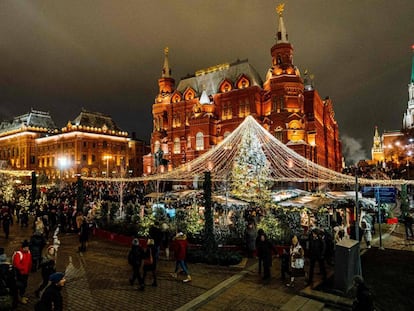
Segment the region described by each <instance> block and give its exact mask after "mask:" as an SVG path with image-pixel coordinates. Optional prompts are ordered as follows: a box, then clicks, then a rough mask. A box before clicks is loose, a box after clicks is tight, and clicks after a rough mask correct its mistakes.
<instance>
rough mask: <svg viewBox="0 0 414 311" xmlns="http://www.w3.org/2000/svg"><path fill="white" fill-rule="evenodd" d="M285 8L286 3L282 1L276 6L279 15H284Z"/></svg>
mask: <svg viewBox="0 0 414 311" xmlns="http://www.w3.org/2000/svg"><path fill="white" fill-rule="evenodd" d="M284 10H285V4H284V3H281V4H279V5H278V6H277V7H276V12H277V14H279V16H282V13H283V11H284Z"/></svg>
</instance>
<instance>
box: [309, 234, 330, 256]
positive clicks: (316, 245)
mask: <svg viewBox="0 0 414 311" xmlns="http://www.w3.org/2000/svg"><path fill="white" fill-rule="evenodd" d="M325 249H326V246H325V241H324V240H323V239H322V238H321V237H320V236H317V237H316V238H313V236H312V235H311V237H310V239H309V258H310V259H323V257H325Z"/></svg>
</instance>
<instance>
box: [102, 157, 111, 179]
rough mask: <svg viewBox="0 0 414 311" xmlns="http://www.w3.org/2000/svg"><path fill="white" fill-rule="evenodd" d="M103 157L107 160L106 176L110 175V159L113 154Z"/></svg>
mask: <svg viewBox="0 0 414 311" xmlns="http://www.w3.org/2000/svg"><path fill="white" fill-rule="evenodd" d="M103 159H104V160H106V177H108V176H109V160H110V159H112V156H111V155H104V156H103Z"/></svg>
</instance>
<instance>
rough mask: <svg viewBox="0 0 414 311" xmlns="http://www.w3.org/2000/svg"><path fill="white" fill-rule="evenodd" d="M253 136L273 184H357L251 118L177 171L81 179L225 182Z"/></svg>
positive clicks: (373, 181) (383, 182) (387, 181)
mask: <svg viewBox="0 0 414 311" xmlns="http://www.w3.org/2000/svg"><path fill="white" fill-rule="evenodd" d="M245 135H251V137H253V139H255V140H257V141H258V142H259V145H260V146H261V148H262V150H263V152H264V154H265V155H266V159H267V162H268V165H266V167H268V168H269V174H268V176H269V177H267V178H268V180H269V181H273V182H299V183H303V182H314V183H333V184H354V183H355V177H354V176H350V175H345V174H342V173H339V172H336V171H333V170H331V169H328V168H326V167H323V166H321V165H318V164H316V163H314V162H312V161H310V160H309V159H306V158H305V157H302V156H301V155H299V154H297V153H296V152H295V151H293V150H292V149H290V148H289V147H288V146H286V145H285V144H283V143H282V142H280V141H279V140H278V139H277V138H276V137H274V136H273V135H272V134H270V133H269V131H267V130H266V129H264V128H263V127H262V126H261V125H260V124H259V123H258V122H257V121H256V120H255V119H254V118H253V117H252V116H248V117H246V118H245V119H244V121H243V122H242V123H241V124H240V125H239V126H238V127H237V128H236V129H235V130H234V131H233V132H232V133H231V134H230V135H228V136H227V137H226V138H225V139H224V140H223V141H222V142H221V143H220V144H219V145H217V146H216V147H214V148H212V149H210V150H209V151H207V152H206V153H204V154H202V155H201V156H200V157H198V158H196V159H194V160H192V161H191V162H188V163H184V164H182V165H181V166H178V167H177V168H175V169H173V170H171V171H166V172H164V173H159V174H154V175H149V176H144V177H137V178H102V177H82V178H83V179H84V180H94V181H104V182H139V181H155V180H167V181H182V182H184V181H186V182H191V181H193V180H194V178H195V177H196V176H197V177H198V178H199V179H200V180H202V178H203V176H204V172H206V171H207V170H208V171H210V172H211V179H212V181H213V182H226V181H227V180H228V176H229V172H231V171H232V169H233V163H234V161H235V160H236V157H237V156H238V154H239V150H240V146H241V145H242V144H241V142H242V138H243V137H244V136H245ZM358 182H359V184H361V185H388V186H397V185H402V184H407V185H414V180H403V179H398V180H396V179H367V178H359V179H358Z"/></svg>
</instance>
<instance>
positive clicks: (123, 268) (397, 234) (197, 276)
mask: <svg viewBox="0 0 414 311" xmlns="http://www.w3.org/2000/svg"><path fill="white" fill-rule="evenodd" d="M401 232H404V226H403V225H402V226H401V225H398V224H397V225H395V226H389V227H388V228H387V232H385V231H384V235H383V246H384V247H385V248H395V249H407V250H408V249H409V250H413V244H414V241H413V240H405V239H404V238H403V236H401ZM31 233H32V230H31V228H21V227H20V226H18V225H14V226H12V227H11V233H10V238H9V240H5V239H4V236H3V235H0V246H1V247H4V248H5V249H6V254H7V255H8V256H11V255H12V253H13V251H15V250H17V249H18V248H19V247H20V245H21V242H22V241H23V240H24V239H29V238H30V236H31ZM375 238H377V236H376V237H375ZM375 238H374V241H373V245H374V247H375V246H377V245H378V240H376V239H375ZM59 240H60V243H61V244H60V247H59V252H58V260H57V268H58V269H57V270H58V271H65V273H66V278H67V283H66V286H65V288H64V289H63V292H62V294H63V297H64V306H65V308H64V310H71V311H92V310H159V311H162V310H203V311H210V310H211V311H213V310H249V311H250V310H252V311H254V310H287V309H291V310H305V309H306V308H305V307H302V309H301V307H300V306H301V305H302V304H303V302H301V301H300V298H297V296H298V295H300V296H308V297H313V296H312V295H313V294H315V295H316V296H317V294H320V293H316V291H314V290H313V291H312V289H311V288H309V287H306V286H305V279H304V278H299V279H298V280H297V282H296V287H295V288H287V287H286V286H285V283H286V282H285V281H282V280H281V278H280V260H279V258H277V257H275V258H274V260H273V267H272V271H271V274H272V279H271V281H270V282H269V283H268V284H264V283H263V282H262V280H261V278H260V276H259V274H258V270H257V260H256V259H249V260H247V259H245V260H244V261H243V264H242V265H239V266H238V267H222V266H210V265H205V264H191V263H190V264H189V270H190V273H191V276H192V279H193V280H192V282H190V283H182V282H181V281H177V280H175V279H173V278H172V277H171V276H170V273H171V272H172V271H173V270H174V268H175V262H174V261H171V260H165V259H163V258H161V260H160V261H159V264H158V286H157V287H152V286H151V283H152V278H151V275H148V276H147V280H146V284H147V286H146V287H145V291H138V290H137V286H136V285H135V286H131V285H130V284H129V282H128V278H129V276H130V273H131V269H130V267H129V265H128V263H127V253H128V251H129V247H128V246H123V245H119V244H117V243H115V242H111V241H107V240H103V239H101V238H97V237H94V236H92V237H91V239H90V243H89V246H88V249H87V251H86V252H85V253H78V252H77V249H78V236H77V235H76V234H73V233H71V234H59ZM362 248H363V247H362ZM366 251H369V250H366ZM182 278H184V276H182ZM318 278H320V276H319V275H316V276H315V284H317V283H318V282H319V281H320V280H318ZM40 281H41V276H40V272H35V273H31V274H30V277H29V282H28V284H29V285H28V289H27V296H28V297H29V298H30V300H29V303H28V304H27V305H21V304H20V305H19V307H18V309H17V310H33V309H34V304H35V302H36V301H37V298H36V297H35V295H34V291H35V289H36V288H37V286H38V285H39V283H40ZM321 295H323V293H322V294H321ZM309 303H315V302H314V301H308V306H309ZM348 303H349V301H348ZM295 304H296V305H298V307H290V306H291V305H295ZM286 306H289V307H286ZM315 308H316V307H315ZM315 308H313V310H326V311H327V310H337V309H335V308H334V307H326V306H325V307H322V308H319V306H318V307H317V308H316V309H315ZM345 309H346V308H345Z"/></svg>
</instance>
